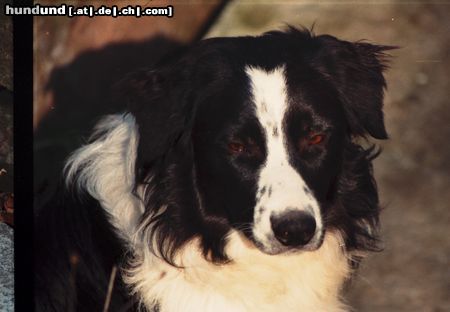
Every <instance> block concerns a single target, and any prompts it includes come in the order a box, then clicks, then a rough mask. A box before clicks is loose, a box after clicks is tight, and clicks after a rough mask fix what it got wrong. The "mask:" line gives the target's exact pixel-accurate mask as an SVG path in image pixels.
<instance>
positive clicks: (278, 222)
mask: <svg viewBox="0 0 450 312" xmlns="http://www.w3.org/2000/svg"><path fill="white" fill-rule="evenodd" d="M270 222H271V224H272V230H273V232H274V234H275V237H276V238H277V240H278V241H279V242H280V243H282V244H283V245H285V246H292V247H296V246H304V245H306V244H307V243H308V242H309V241H310V240H311V238H313V236H314V233H315V231H316V221H315V220H314V217H313V216H312V215H311V214H309V213H307V212H304V211H289V212H287V213H285V214H283V215H281V216H276V217H275V216H271V217H270Z"/></svg>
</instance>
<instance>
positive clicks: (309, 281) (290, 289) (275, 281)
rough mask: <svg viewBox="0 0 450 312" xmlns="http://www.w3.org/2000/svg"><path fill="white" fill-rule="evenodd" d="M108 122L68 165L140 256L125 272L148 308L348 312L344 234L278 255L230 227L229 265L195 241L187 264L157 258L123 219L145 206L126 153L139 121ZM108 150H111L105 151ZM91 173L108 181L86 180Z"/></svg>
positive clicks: (182, 255) (169, 311) (184, 258)
mask: <svg viewBox="0 0 450 312" xmlns="http://www.w3.org/2000/svg"><path fill="white" fill-rule="evenodd" d="M106 121H107V123H104V124H101V125H100V126H99V130H103V131H105V130H107V129H106V127H107V128H109V129H108V131H105V133H106V134H105V135H104V136H103V137H102V138H100V139H98V140H97V141H96V143H95V144H93V145H88V146H86V148H84V149H81V150H79V151H78V152H77V153H76V154H75V155H74V157H73V159H76V160H77V161H78V162H79V163H74V162H71V165H72V166H74V168H76V167H82V168H83V169H82V170H81V171H80V172H79V174H80V177H81V178H85V179H86V181H90V183H87V184H86V187H87V189H88V191H89V193H90V194H91V195H92V196H94V197H95V198H97V199H98V200H99V201H100V202H101V204H102V206H103V207H104V209H105V211H107V212H108V214H109V215H110V216H111V220H110V221H111V222H112V224H113V225H114V226H115V228H116V230H117V231H118V233H119V234H120V235H121V236H122V237H123V238H124V239H125V240H126V241H128V242H129V243H130V246H129V247H130V248H131V249H132V250H133V252H134V254H135V258H134V260H133V261H132V263H130V264H131V265H130V268H129V269H127V270H125V271H124V275H123V277H124V280H125V282H126V283H127V284H129V286H130V288H131V289H132V290H133V291H134V292H135V294H136V295H137V297H138V298H140V299H141V300H142V303H143V304H144V305H145V306H146V307H147V308H152V307H156V306H157V307H158V309H159V312H198V311H202V312H231V311H232V312H244V311H245V312H253V311H261V312H271V311H274V312H281V311H299V312H300V311H308V312H309V311H346V310H347V308H346V306H345V305H344V304H343V303H342V301H341V298H340V296H339V295H340V290H341V287H342V284H343V282H344V281H345V279H346V278H347V277H348V276H349V275H350V267H349V262H348V256H349V255H347V254H346V253H345V252H344V249H343V247H342V246H343V243H342V238H341V237H340V236H339V235H338V234H335V233H332V232H329V233H327V235H326V236H325V240H324V242H323V244H322V246H321V247H320V248H319V249H318V250H316V251H313V252H300V253H297V254H286V255H277V256H273V255H267V254H264V253H262V252H260V251H259V250H258V249H256V248H255V247H254V245H253V244H251V243H249V242H248V241H247V240H246V239H245V238H243V237H242V236H241V235H240V234H238V232H232V233H231V234H230V235H229V237H228V245H227V249H226V252H227V254H228V255H229V257H230V259H232V262H231V263H228V264H224V265H215V264H212V263H211V262H209V261H207V260H205V259H204V258H203V256H202V254H201V252H200V249H199V248H198V242H197V241H195V240H193V241H191V242H190V243H188V244H186V245H185V247H184V248H183V249H182V250H181V251H180V252H179V253H178V256H177V258H176V260H177V264H179V265H180V266H182V267H183V268H176V267H174V266H171V265H169V264H167V263H166V262H164V261H163V260H161V259H160V258H159V257H157V256H155V255H154V254H153V253H152V252H151V251H150V249H149V248H148V247H147V246H143V245H142V244H143V243H142V239H140V238H139V237H140V235H138V236H135V235H133V234H131V233H132V232H135V233H141V229H136V228H135V226H136V225H135V222H136V221H133V220H131V219H128V218H124V217H123V210H124V208H126V211H127V212H128V215H139V214H140V213H142V212H141V209H142V207H141V206H140V204H139V203H138V202H137V201H136V200H135V199H133V197H132V196H131V193H130V192H131V191H130V190H131V189H132V182H131V179H129V178H127V177H128V176H129V175H130V169H129V168H133V165H134V161H133V160H134V157H125V159H124V155H127V154H131V155H133V154H134V152H135V151H134V149H133V146H134V145H133V144H131V143H132V142H134V141H135V136H136V134H135V126H134V119H133V118H132V117H130V116H125V117H122V116H114V117H113V116H111V117H110V118H108V119H107V120H106ZM103 128H104V129H103ZM130 142H131V143H130ZM99 147H100V148H99ZM124 148H126V152H125V150H124ZM105 150H107V151H108V153H100V151H105ZM92 155H94V156H95V157H96V158H98V159H100V160H103V158H105V157H106V156H105V155H107V157H108V159H109V161H110V163H108V164H109V165H110V166H106V167H105V166H99V164H104V162H100V161H98V162H88V161H87V160H89V159H90V157H92ZM108 168H115V170H114V171H111V170H107V169H108ZM70 173H71V171H69V176H70ZM92 175H96V176H102V177H103V179H101V180H99V179H88V178H89V177H90V176H92ZM100 181H101V182H102V183H100ZM106 186H107V187H106ZM119 186H120V187H122V188H124V190H123V192H119V193H120V194H123V193H130V197H126V198H122V200H111V195H110V194H115V193H117V192H111V188H112V189H115V187H119ZM108 199H109V200H108ZM141 234H142V233H141Z"/></svg>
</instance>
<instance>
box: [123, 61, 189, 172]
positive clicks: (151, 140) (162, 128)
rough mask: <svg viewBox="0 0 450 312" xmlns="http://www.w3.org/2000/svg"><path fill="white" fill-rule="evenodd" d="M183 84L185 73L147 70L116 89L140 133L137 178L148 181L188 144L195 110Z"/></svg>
mask: <svg viewBox="0 0 450 312" xmlns="http://www.w3.org/2000/svg"><path fill="white" fill-rule="evenodd" d="M184 80H185V79H184V78H183V73H182V72H174V70H173V68H162V69H158V70H148V69H146V70H140V71H137V72H134V73H132V74H130V75H128V76H127V77H126V78H125V79H124V80H122V81H121V82H120V83H119V84H118V86H117V88H118V91H119V92H120V94H121V98H124V99H125V100H126V102H127V107H128V110H129V112H130V113H131V114H132V115H133V116H134V118H135V121H136V125H137V129H138V134H139V140H138V148H137V157H136V174H137V176H138V178H145V177H143V175H145V174H146V173H147V172H148V170H150V169H152V168H153V167H155V166H156V165H158V164H160V162H161V161H163V160H164V158H165V156H166V155H167V154H168V153H169V152H171V151H173V149H174V148H175V146H176V145H178V144H180V143H183V141H186V140H189V137H190V135H189V133H190V130H189V128H190V126H189V124H190V120H191V119H192V118H191V116H192V114H193V109H192V108H191V107H190V105H189V103H188V102H187V96H186V92H187V90H186V89H187V87H186V84H185V83H184ZM184 143H186V142H184Z"/></svg>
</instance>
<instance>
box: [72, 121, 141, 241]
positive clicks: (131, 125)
mask: <svg viewBox="0 0 450 312" xmlns="http://www.w3.org/2000/svg"><path fill="white" fill-rule="evenodd" d="M99 134H101V136H100V137H99V138H98V139H97V140H95V141H94V142H92V143H90V144H87V145H85V146H83V147H81V148H80V149H78V150H77V151H75V153H73V154H72V155H71V156H70V158H69V160H68V161H67V164H66V167H65V173H66V183H67V185H68V186H69V187H70V186H71V185H72V184H73V185H74V186H75V187H78V188H80V189H85V190H86V191H87V192H88V193H89V194H90V195H91V196H93V197H94V198H95V199H97V200H98V201H99V202H100V204H101V205H102V206H103V208H105V210H106V212H108V213H109V214H110V215H111V217H112V218H111V222H112V224H113V225H114V226H115V227H116V229H117V230H119V233H120V234H121V235H122V236H123V238H125V239H126V240H127V241H130V240H132V238H133V236H134V234H135V230H136V226H137V224H138V219H139V217H140V216H141V215H142V213H143V212H144V210H143V209H144V208H143V205H141V202H140V200H139V199H138V198H137V197H136V196H134V195H133V194H132V190H133V187H134V164H135V161H136V152H137V143H138V134H137V130H136V125H135V121H134V117H133V116H132V115H130V114H125V115H110V116H106V117H105V118H104V119H102V120H101V121H100V122H99V123H98V125H97V126H96V128H95V131H94V134H93V136H97V135H99Z"/></svg>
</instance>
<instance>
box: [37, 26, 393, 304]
mask: <svg viewBox="0 0 450 312" xmlns="http://www.w3.org/2000/svg"><path fill="white" fill-rule="evenodd" d="M389 49H391V47H386V46H378V45H372V44H368V43H362V42H357V43H350V42H346V41H341V40H338V39H336V38H334V37H331V36H328V35H324V36H314V35H313V34H311V33H310V32H308V31H306V30H298V29H294V28H289V29H288V30H287V31H285V32H270V33H267V34H264V35H263V36H261V37H238V38H215V39H208V40H204V41H201V42H199V43H198V44H196V45H195V46H194V47H193V48H192V49H190V50H189V51H187V52H185V53H182V54H180V55H179V56H177V57H175V59H174V60H172V61H170V62H165V63H164V64H162V65H161V66H159V67H157V68H156V69H143V70H141V71H139V72H136V73H134V74H132V75H130V76H128V77H127V78H126V79H125V80H123V81H122V82H121V83H120V84H119V88H120V89H121V94H122V96H124V97H125V100H126V102H127V104H128V110H129V112H130V113H131V114H132V115H133V116H134V117H135V119H136V123H137V126H138V132H139V144H138V150H137V160H136V168H135V177H136V181H135V185H136V187H137V186H139V185H148V187H147V188H146V190H147V192H146V193H145V194H144V197H143V201H144V204H145V213H144V215H143V216H142V218H141V220H142V222H143V223H144V231H145V232H147V233H148V235H147V236H146V237H147V238H148V240H149V242H148V245H149V246H150V245H151V243H150V241H151V240H153V239H155V240H156V242H157V248H158V254H161V255H162V257H163V258H164V260H166V261H167V262H168V263H171V264H173V265H177V263H176V262H175V261H174V256H175V254H176V252H177V251H178V250H179V249H180V248H181V247H182V246H183V245H184V244H185V243H186V242H188V241H189V240H190V239H192V238H194V237H200V239H201V246H202V249H203V254H204V256H205V257H206V258H207V259H209V260H211V261H213V262H215V263H227V262H228V261H232V259H229V258H228V256H227V255H226V253H225V251H224V248H225V246H226V243H227V242H226V239H225V237H226V234H227V232H228V231H229V230H230V229H231V228H235V229H239V230H242V231H243V232H244V233H245V234H246V235H247V236H248V238H249V239H253V238H252V234H251V231H250V225H251V224H252V222H253V221H252V219H253V207H254V206H255V202H256V182H257V170H258V168H259V167H260V166H261V165H262V164H263V162H264V159H265V157H266V155H267V150H265V149H266V147H265V146H264V135H265V134H264V133H263V131H262V129H261V126H260V125H259V123H258V120H257V119H256V117H255V114H254V111H253V108H252V107H251V105H250V93H249V92H250V85H249V80H248V77H247V76H246V74H245V72H244V68H245V66H258V67H260V68H263V69H265V70H271V69H274V68H276V67H277V66H279V65H281V64H285V65H286V73H285V74H286V77H287V86H288V89H289V90H288V93H289V99H290V105H291V109H290V111H289V114H288V115H287V116H286V118H285V120H284V125H283V127H284V129H282V130H283V131H285V132H286V134H287V138H288V141H289V157H290V159H289V161H290V163H291V164H292V165H293V167H294V168H295V169H296V170H297V171H299V172H300V173H301V174H302V177H304V179H305V181H306V182H307V184H308V187H309V189H310V190H312V193H313V194H314V196H315V197H316V198H317V200H318V201H319V202H320V205H321V210H322V214H323V216H324V220H325V225H326V227H327V229H337V230H339V231H340V232H341V233H342V234H343V236H344V239H345V247H346V248H347V250H377V241H378V238H377V227H378V214H379V203H378V194H377V189H376V184H375V181H374V179H373V176H372V165H371V161H372V160H373V159H374V158H375V157H376V155H377V152H376V150H375V149H374V148H369V149H364V148H363V147H361V146H360V145H358V143H357V138H358V137H367V136H371V137H374V138H377V139H386V138H387V133H386V130H385V127H384V121H383V112H382V101H383V89H384V87H385V80H384V78H383V74H382V72H383V70H384V69H385V68H386V65H385V64H386V55H385V54H384V52H385V51H386V50H389ZM282 130H281V129H278V130H277V131H282ZM312 130H314V131H322V132H324V133H326V138H325V140H326V145H325V144H324V145H321V146H314V147H308V146H306V145H305V144H303V143H301V142H302V138H303V137H304V136H305V135H306V134H307V133H309V132H310V131H312ZM274 133H275V132H274ZM277 135H278V132H277ZM236 140H237V141H239V142H241V143H243V144H244V145H245V146H246V147H247V149H246V151H245V152H244V153H242V154H240V155H238V156H236V155H234V154H230V152H229V151H228V150H227V142H230V141H236ZM297 142H300V143H297ZM265 192H268V193H269V195H271V194H270V193H271V189H269V190H266V189H264V190H262V191H261V194H258V196H262V195H263V194H264V193H265ZM308 192H309V190H308ZM66 194H67V196H68V197H65V198H66V199H65V200H64V201H56V202H52V203H50V204H49V205H48V207H47V209H45V212H44V213H43V215H42V216H40V218H39V227H38V231H39V230H42V231H43V232H44V233H46V235H45V236H44V237H42V235H41V236H40V238H39V240H38V241H37V246H38V247H37V249H40V252H39V253H38V254H37V266H38V272H39V273H40V275H38V279H37V289H38V298H39V301H38V305H40V306H41V308H42V310H56V311H60V310H64V309H62V308H61V307H65V308H66V307H70V306H71V305H72V304H73V303H71V302H66V301H65V300H67V298H70V296H71V291H72V288H71V285H70V278H71V277H70V271H71V267H70V262H69V259H70V255H71V253H72V252H75V253H76V254H78V256H79V259H80V262H79V264H78V265H79V268H78V269H77V270H82V271H83V276H82V277H81V278H80V279H77V283H76V284H77V287H76V289H77V290H76V292H77V299H76V301H75V306H74V307H73V309H74V310H78V311H88V310H94V309H93V307H95V310H99V309H100V307H101V306H102V303H103V298H104V297H105V290H106V286H107V283H108V279H109V273H110V271H111V268H112V266H113V265H117V266H121V265H122V264H123V262H124V261H126V258H127V256H128V255H127V253H126V250H124V249H123V248H124V247H123V246H124V244H123V243H122V242H120V240H119V238H118V237H117V235H116V234H115V233H114V231H113V229H112V227H111V225H110V224H109V223H108V216H107V215H106V214H105V212H104V211H103V210H102V208H101V206H100V205H99V203H98V202H97V201H96V200H94V199H93V198H90V197H89V195H87V194H78V193H75V194H73V193H70V192H69V193H66ZM136 195H138V194H137V189H136ZM49 259H50V260H49ZM77 272H78V271H77ZM119 280H120V278H119ZM48 283H50V284H48ZM49 291H50V292H49ZM54 291H57V292H56V293H54ZM115 291H116V293H117V294H116V295H114V296H113V297H114V298H113V300H115V301H116V302H114V305H115V306H116V307H117V306H120V305H125V304H127V302H129V301H130V300H132V299H130V298H128V297H127V293H126V289H125V288H123V287H122V285H121V282H120V281H119V282H118V287H116V288H115ZM52 307H53V309H52ZM88 307H89V308H88Z"/></svg>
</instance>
